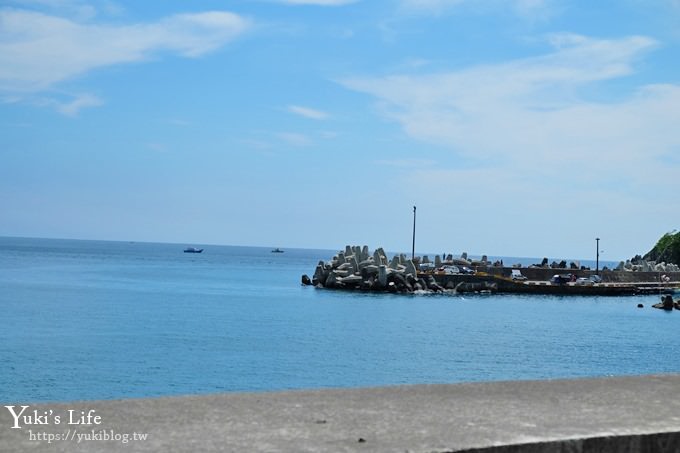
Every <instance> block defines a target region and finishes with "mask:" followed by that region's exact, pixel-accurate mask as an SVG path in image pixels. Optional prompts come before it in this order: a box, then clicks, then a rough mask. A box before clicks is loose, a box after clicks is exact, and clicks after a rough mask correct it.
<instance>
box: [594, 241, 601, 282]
mask: <svg viewBox="0 0 680 453" xmlns="http://www.w3.org/2000/svg"><path fill="white" fill-rule="evenodd" d="M595 241H596V242H597V250H596V252H595V273H596V274H597V275H600V238H595Z"/></svg>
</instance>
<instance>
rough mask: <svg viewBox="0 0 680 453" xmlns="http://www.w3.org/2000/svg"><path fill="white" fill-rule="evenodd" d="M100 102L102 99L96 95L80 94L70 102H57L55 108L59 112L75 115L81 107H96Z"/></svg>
mask: <svg viewBox="0 0 680 453" xmlns="http://www.w3.org/2000/svg"><path fill="white" fill-rule="evenodd" d="M102 104H103V102H102V100H101V99H99V98H98V97H97V96H94V95H92V94H81V95H78V96H76V98H75V99H74V100H72V101H71V102H67V103H62V104H57V106H56V108H57V111H58V112H59V113H62V114H64V115H66V116H77V115H78V113H79V112H80V110H81V109H84V108H87V107H97V106H99V105H102Z"/></svg>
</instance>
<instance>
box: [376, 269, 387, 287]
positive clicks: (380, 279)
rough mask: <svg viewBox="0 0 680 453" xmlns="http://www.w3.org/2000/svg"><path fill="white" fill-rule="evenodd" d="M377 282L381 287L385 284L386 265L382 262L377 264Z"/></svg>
mask: <svg viewBox="0 0 680 453" xmlns="http://www.w3.org/2000/svg"><path fill="white" fill-rule="evenodd" d="M378 283H379V284H380V286H381V287H382V288H385V287H386V286H387V266H385V265H384V264H381V265H380V266H378Z"/></svg>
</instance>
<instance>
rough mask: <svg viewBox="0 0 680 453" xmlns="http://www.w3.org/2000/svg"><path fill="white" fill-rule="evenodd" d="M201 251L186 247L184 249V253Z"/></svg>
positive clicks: (200, 250)
mask: <svg viewBox="0 0 680 453" xmlns="http://www.w3.org/2000/svg"><path fill="white" fill-rule="evenodd" d="M202 251H203V249H197V248H196V247H187V248H185V249H184V253H201V252H202Z"/></svg>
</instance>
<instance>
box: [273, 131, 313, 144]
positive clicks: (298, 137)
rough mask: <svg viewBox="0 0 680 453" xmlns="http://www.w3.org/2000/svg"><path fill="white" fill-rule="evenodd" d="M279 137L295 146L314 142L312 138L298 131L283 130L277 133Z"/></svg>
mask: <svg viewBox="0 0 680 453" xmlns="http://www.w3.org/2000/svg"><path fill="white" fill-rule="evenodd" d="M277 136H278V138H279V139H281V140H283V141H284V142H286V143H288V144H289V145H293V146H308V145H310V144H311V143H312V140H311V139H310V138H309V137H308V136H306V135H304V134H298V133H296V132H281V133H280V134H277Z"/></svg>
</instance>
